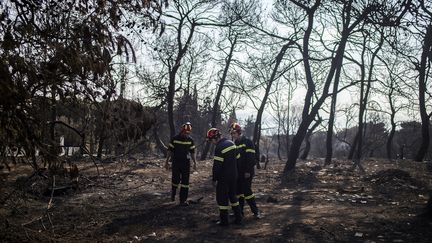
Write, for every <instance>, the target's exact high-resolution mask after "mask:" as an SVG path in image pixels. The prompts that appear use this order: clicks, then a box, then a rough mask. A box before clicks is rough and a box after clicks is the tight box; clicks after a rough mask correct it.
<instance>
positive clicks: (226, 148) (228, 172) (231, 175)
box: [207, 128, 242, 226]
mask: <svg viewBox="0 0 432 243" xmlns="http://www.w3.org/2000/svg"><path fill="white" fill-rule="evenodd" d="M207 139H209V140H210V141H211V142H212V143H213V144H215V145H216V147H215V151H214V162H213V171H212V172H213V173H212V174H213V178H212V181H213V186H216V201H217V204H218V205H219V217H220V221H219V222H218V224H219V225H221V226H227V225H228V224H229V223H228V211H229V210H230V209H231V208H232V209H233V211H234V215H235V221H234V223H235V224H241V222H242V216H241V213H240V206H239V203H238V200H237V197H236V182H237V173H238V172H237V158H238V156H239V154H238V152H237V148H236V146H235V144H234V142H233V141H231V140H228V139H226V138H222V136H221V133H220V131H219V130H218V129H217V128H211V129H210V130H208V132H207Z"/></svg>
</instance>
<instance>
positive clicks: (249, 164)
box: [230, 123, 261, 219]
mask: <svg viewBox="0 0 432 243" xmlns="http://www.w3.org/2000/svg"><path fill="white" fill-rule="evenodd" d="M230 134H231V136H232V139H233V141H235V144H236V146H237V149H238V151H239V153H240V159H239V160H238V161H237V162H238V172H239V173H238V180H237V197H238V200H239V204H240V211H241V213H242V215H243V208H244V204H245V200H246V202H247V203H248V204H249V207H250V209H251V211H252V213H253V214H254V217H255V218H256V219H259V218H261V213H260V211H259V210H258V207H257V205H256V201H255V195H254V194H253V192H252V178H253V177H254V175H255V170H254V166H255V146H254V144H253V142H252V141H251V140H250V139H248V138H246V137H245V136H243V135H242V128H241V126H240V125H239V124H238V123H232V124H231V126H230Z"/></svg>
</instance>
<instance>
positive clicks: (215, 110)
mask: <svg viewBox="0 0 432 243" xmlns="http://www.w3.org/2000/svg"><path fill="white" fill-rule="evenodd" d="M236 44H237V35H235V36H234V38H233V40H232V41H231V48H230V52H229V54H228V56H227V58H226V62H225V68H224V70H223V74H222V78H221V80H220V83H219V87H218V91H217V93H216V97H215V102H214V104H213V109H212V120H211V127H215V126H216V119H217V117H218V116H219V111H220V109H219V101H220V98H221V95H222V90H223V88H224V85H225V81H226V78H227V75H228V70H229V67H230V65H231V60H232V56H233V53H234V50H235V46H236ZM210 145H211V143H210V141H207V142H206V144H205V146H204V149H203V151H202V153H201V160H205V159H206V158H207V154H208V152H209V149H210Z"/></svg>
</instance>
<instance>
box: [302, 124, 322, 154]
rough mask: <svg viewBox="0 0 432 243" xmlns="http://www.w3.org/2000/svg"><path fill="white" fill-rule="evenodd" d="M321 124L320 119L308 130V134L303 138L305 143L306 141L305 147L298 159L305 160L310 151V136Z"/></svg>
mask: <svg viewBox="0 0 432 243" xmlns="http://www.w3.org/2000/svg"><path fill="white" fill-rule="evenodd" d="M321 122H322V119H321V118H319V119H318V120H317V121H316V122H315V124H314V125H313V126H312V127H311V128H310V129H309V130H308V132H307V133H306V137H305V141H306V145H305V148H304V150H303V154H302V155H301V156H300V159H302V160H305V159H307V157H308V155H309V151H310V147H311V143H310V137H311V136H312V134H313V132H314V131H315V129H316V128H317V127H318V126H319V124H320V123H321Z"/></svg>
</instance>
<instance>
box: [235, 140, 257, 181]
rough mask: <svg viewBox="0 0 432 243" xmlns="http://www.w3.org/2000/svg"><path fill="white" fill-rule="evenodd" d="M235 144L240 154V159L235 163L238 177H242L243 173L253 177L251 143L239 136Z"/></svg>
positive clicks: (253, 160)
mask: <svg viewBox="0 0 432 243" xmlns="http://www.w3.org/2000/svg"><path fill="white" fill-rule="evenodd" d="M235 144H236V146H237V150H238V151H239V153H240V158H239V159H238V161H237V163H238V170H239V175H244V173H250V174H251V175H254V174H255V169H254V166H255V146H254V144H253V142H252V141H251V140H250V139H248V138H246V137H245V136H241V137H240V138H239V139H237V140H236V141H235Z"/></svg>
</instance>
